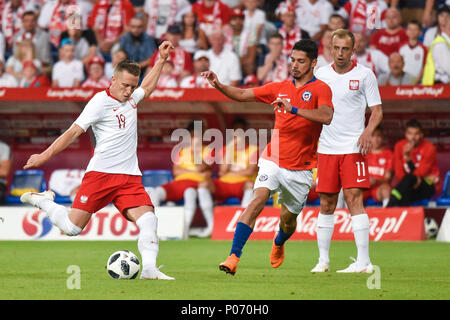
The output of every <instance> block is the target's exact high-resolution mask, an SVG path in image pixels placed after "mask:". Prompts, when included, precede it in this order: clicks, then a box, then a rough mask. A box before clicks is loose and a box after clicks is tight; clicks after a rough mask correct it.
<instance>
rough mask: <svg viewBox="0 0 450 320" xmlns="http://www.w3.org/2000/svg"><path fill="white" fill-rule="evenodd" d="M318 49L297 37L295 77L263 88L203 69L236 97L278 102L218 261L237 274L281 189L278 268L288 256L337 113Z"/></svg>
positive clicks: (275, 260) (276, 251) (275, 258)
mask: <svg viewBox="0 0 450 320" xmlns="http://www.w3.org/2000/svg"><path fill="white" fill-rule="evenodd" d="M317 51H318V50H317V45H316V43H315V42H314V41H312V40H300V41H298V42H297V43H296V44H295V45H294V47H293V49H292V53H291V57H290V59H291V70H290V72H291V75H292V77H293V78H294V79H293V80H292V81H290V80H286V81H282V82H272V83H269V84H266V85H264V86H262V87H256V88H248V89H241V88H237V87H232V86H228V85H224V84H222V83H220V82H219V81H218V79H217V76H216V75H215V74H214V73H213V72H211V71H207V72H204V73H202V76H204V77H205V78H207V79H208V80H209V82H210V83H211V85H212V86H213V87H214V88H216V89H217V90H219V91H220V92H222V93H223V94H224V95H226V96H227V97H229V98H231V99H233V100H237V101H241V102H247V101H258V102H264V103H267V104H271V105H275V130H274V134H273V135H272V138H271V142H270V143H269V144H268V145H267V147H266V149H265V150H264V152H263V154H262V155H261V158H260V159H259V161H258V166H259V171H258V176H257V178H256V181H255V185H254V191H253V192H254V193H253V199H252V201H251V202H250V204H249V205H248V206H247V208H246V209H245V210H244V212H243V213H242V215H241V217H240V218H239V222H238V223H237V226H236V230H235V233H234V237H233V244H232V248H231V252H230V255H229V256H228V257H227V259H226V261H225V262H222V263H221V264H220V266H219V268H220V270H222V271H225V272H226V273H230V274H232V275H234V274H235V273H236V269H237V265H238V262H239V259H240V257H241V254H242V248H243V247H244V245H245V243H246V242H247V240H248V238H249V237H250V235H251V233H252V232H253V228H254V225H255V221H256V218H257V217H258V215H259V214H260V213H261V211H262V210H263V208H264V206H265V204H266V202H267V200H268V199H269V197H270V196H271V195H273V194H274V193H275V192H280V193H279V202H280V203H281V214H280V229H279V231H278V233H277V234H276V236H275V239H274V243H273V246H272V252H271V258H270V263H271V265H272V267H274V268H277V267H279V266H280V265H281V263H282V262H283V260H284V243H285V241H286V240H287V239H289V237H290V236H291V235H292V234H293V233H294V231H295V228H296V224H297V215H298V214H299V213H300V212H301V210H302V208H303V206H304V204H305V202H306V198H307V197H308V192H309V188H310V186H311V183H312V169H313V168H315V167H316V151H317V141H318V139H319V135H320V132H321V131H322V124H329V123H330V122H331V119H332V118H333V104H332V102H331V90H330V88H329V87H328V85H326V84H325V83H324V82H322V81H320V80H318V79H316V78H315V77H314V74H313V70H314V67H315V65H316V63H317Z"/></svg>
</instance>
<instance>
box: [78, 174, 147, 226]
mask: <svg viewBox="0 0 450 320" xmlns="http://www.w3.org/2000/svg"><path fill="white" fill-rule="evenodd" d="M111 202H112V203H113V204H114V205H115V206H116V208H117V209H118V210H119V211H120V212H121V213H122V214H123V215H124V216H125V217H126V215H125V211H126V209H129V208H135V207H140V206H145V205H147V206H153V204H152V202H151V200H150V197H149V196H148V194H147V192H146V191H145V189H144V186H143V185H142V177H141V176H132V175H128V174H112V173H104V172H97V171H90V172H87V173H86V174H85V175H84V177H83V180H82V182H81V186H80V189H78V191H77V195H76V197H75V200H74V201H73V204H72V208H75V209H80V210H84V211H87V212H90V213H95V212H97V211H98V210H100V209H102V208H104V207H105V206H107V205H108V204H109V203H111Z"/></svg>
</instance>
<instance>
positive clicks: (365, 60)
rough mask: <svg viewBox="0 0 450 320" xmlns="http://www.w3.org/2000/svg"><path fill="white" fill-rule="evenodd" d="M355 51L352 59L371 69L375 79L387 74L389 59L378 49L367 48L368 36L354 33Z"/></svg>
mask: <svg viewBox="0 0 450 320" xmlns="http://www.w3.org/2000/svg"><path fill="white" fill-rule="evenodd" d="M354 36H355V51H354V56H353V59H354V60H356V61H357V62H358V63H360V64H362V65H363V66H366V67H367V68H369V69H371V70H372V71H373V72H374V73H375V74H376V75H377V77H380V76H382V75H383V74H385V75H386V74H389V73H390V70H389V58H388V57H387V56H386V55H385V54H384V53H382V52H381V51H380V50H378V49H374V48H368V47H367V44H368V43H369V36H367V35H363V34H362V33H355V34H354Z"/></svg>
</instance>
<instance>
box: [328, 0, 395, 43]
mask: <svg viewBox="0 0 450 320" xmlns="http://www.w3.org/2000/svg"><path fill="white" fill-rule="evenodd" d="M386 3H387V2H385V1H384V0H348V1H347V2H345V5H344V6H343V7H341V8H340V9H339V10H338V11H337V13H338V14H339V15H341V16H342V17H343V18H344V19H346V20H347V21H348V29H349V30H350V31H351V32H353V33H362V34H364V35H370V34H371V33H372V32H373V31H374V30H375V29H379V28H381V27H383V22H384V19H385V14H386V10H387V4H386Z"/></svg>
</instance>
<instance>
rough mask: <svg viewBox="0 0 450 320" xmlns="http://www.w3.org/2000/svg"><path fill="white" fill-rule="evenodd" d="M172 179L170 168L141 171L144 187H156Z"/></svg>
mask: <svg viewBox="0 0 450 320" xmlns="http://www.w3.org/2000/svg"><path fill="white" fill-rule="evenodd" d="M172 180H173V175H172V172H170V170H145V171H144V172H143V173H142V184H143V185H144V187H158V186H160V185H162V184H165V183H167V182H170V181H172Z"/></svg>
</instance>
